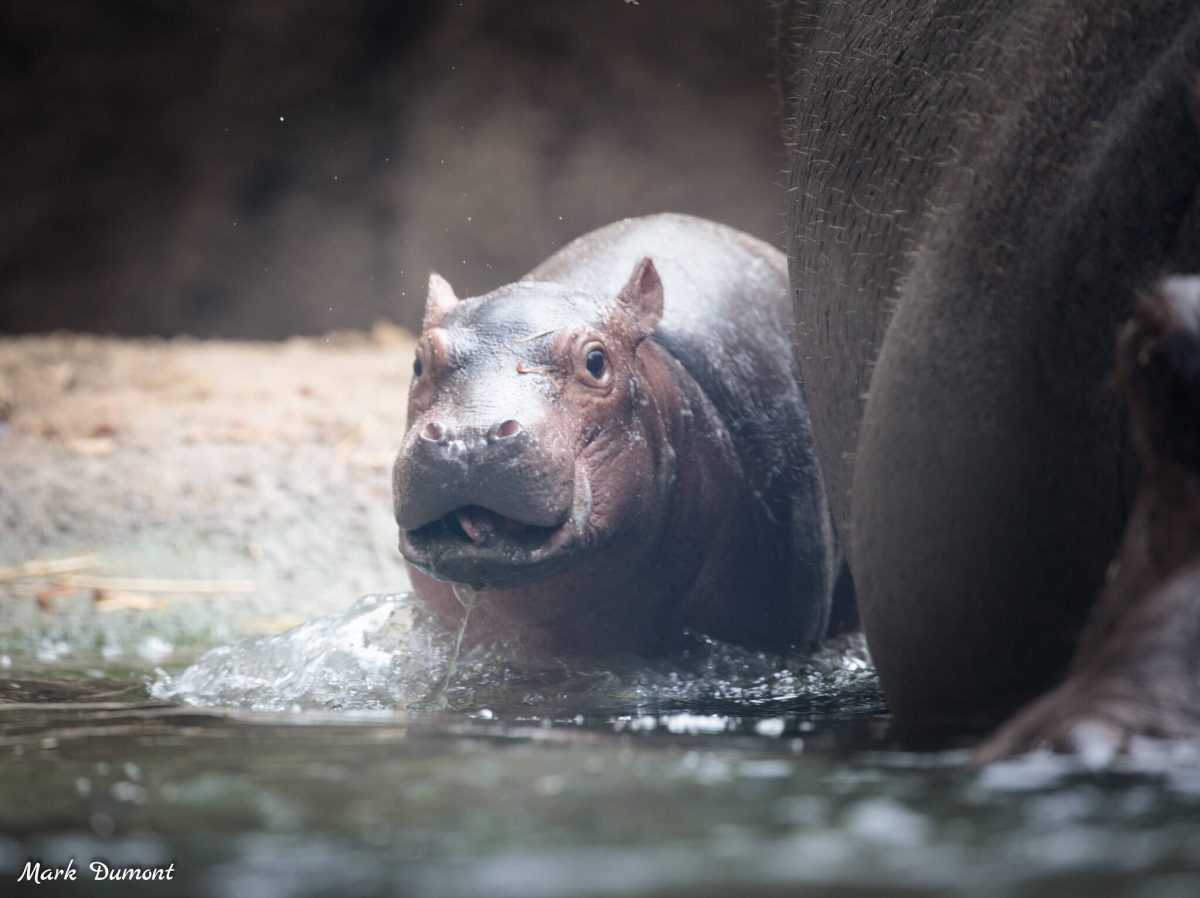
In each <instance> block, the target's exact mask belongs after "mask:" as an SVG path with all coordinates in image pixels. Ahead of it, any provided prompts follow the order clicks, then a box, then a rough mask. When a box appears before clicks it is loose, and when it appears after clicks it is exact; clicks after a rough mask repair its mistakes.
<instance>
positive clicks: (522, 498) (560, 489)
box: [392, 259, 663, 589]
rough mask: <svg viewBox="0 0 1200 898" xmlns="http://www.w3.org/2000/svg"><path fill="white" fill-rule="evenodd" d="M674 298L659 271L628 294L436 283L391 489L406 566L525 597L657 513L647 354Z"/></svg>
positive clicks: (639, 271)
mask: <svg viewBox="0 0 1200 898" xmlns="http://www.w3.org/2000/svg"><path fill="white" fill-rule="evenodd" d="M662 302H663V292H662V283H661V281H660V279H659V276H658V273H657V271H656V270H655V268H654V264H653V263H652V262H651V261H650V260H649V259H643V260H642V261H641V262H639V263H638V264H637V266H636V267H635V269H634V272H633V276H632V278H631V279H630V280H629V282H628V284H626V286H625V287H624V288H623V289H622V290H621V291H620V292H619V293H618V294H617V295H616V296H597V295H594V294H590V293H587V292H583V291H579V290H575V289H573V288H568V287H564V286H562V285H558V284H552V283H544V282H537V281H520V282H517V283H515V284H510V285H508V286H505V287H502V288H500V289H499V290H496V291H494V292H492V293H488V294H486V295H484V296H480V297H476V298H471V299H462V300H460V299H458V298H457V297H456V296H455V295H454V291H453V290H452V289H451V287H450V285H449V284H448V283H447V282H446V281H445V280H443V279H442V278H441V277H439V276H438V275H436V274H435V275H433V276H431V278H430V281H429V295H428V299H427V301H426V310H425V319H424V324H423V333H422V335H421V339H420V343H419V344H418V347H417V350H416V359H415V360H414V362H413V380H412V386H411V388H410V392H409V400H408V432H407V434H406V436H405V439H404V442H403V445H402V446H401V449H400V454H399V456H398V457H397V459H396V464H395V468H394V471H393V480H392V483H393V490H394V499H395V512H396V522H397V524H398V525H399V527H400V552H401V554H402V555H403V556H404V558H405V559H406V560H407V561H408V562H409V563H410V564H412V565H413V566H415V567H416V568H417V569H419V570H421V571H424V572H425V573H427V574H429V575H431V576H433V577H435V578H437V579H440V580H448V581H451V582H454V583H463V584H467V585H469V586H471V587H473V588H475V589H508V588H515V587H520V586H524V585H526V584H530V583H534V582H538V581H541V580H545V579H546V578H548V577H551V576H554V575H556V574H558V573H560V572H563V571H565V570H567V569H569V568H571V567H572V566H573V565H575V564H577V563H578V562H579V561H580V560H581V559H583V558H586V557H589V556H590V555H591V554H592V553H594V552H595V551H597V550H598V549H600V548H602V547H603V546H604V545H605V544H606V543H608V542H610V541H611V539H612V537H613V535H614V534H616V533H618V532H621V531H622V530H625V529H627V525H628V524H629V523H630V522H631V521H634V520H636V518H637V517H638V516H639V515H644V514H645V513H646V510H645V508H643V507H641V503H643V502H645V501H646V499H647V497H648V496H649V495H650V494H652V493H653V491H654V488H655V484H656V482H660V481H661V477H662V475H661V472H656V469H655V465H654V463H653V455H654V453H653V450H652V448H651V446H650V442H651V441H648V440H647V439H646V437H645V435H644V433H643V432H642V427H641V424H640V423H639V415H642V414H644V407H645V405H646V397H645V395H644V392H643V389H642V387H640V386H639V377H640V375H639V370H640V363H639V355H638V347H639V346H640V344H641V343H642V341H644V340H645V338H646V337H647V336H649V335H650V333H651V332H652V331H653V330H654V327H655V325H656V324H657V322H658V319H659V316H660V315H661V313H662Z"/></svg>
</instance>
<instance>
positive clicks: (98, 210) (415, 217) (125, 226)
mask: <svg viewBox="0 0 1200 898" xmlns="http://www.w3.org/2000/svg"><path fill="white" fill-rule="evenodd" d="M772 24H773V22H772V16H771V13H770V10H769V8H768V6H767V5H766V3H765V2H764V0H640V2H639V3H636V4H635V3H631V2H627V0H571V2H564V0H464V2H462V3H459V2H433V0H350V2H336V3H333V2H278V0H240V2H233V0H229V2H214V0H125V2H106V3H101V2H83V0H54V2H45V0H5V2H4V3H3V4H2V5H0V128H2V133H3V135H4V137H3V141H0V331H6V332H29V331H47V330H52V329H58V328H67V329H71V330H82V331H95V332H101V333H118V334H135V335H141V334H164V335H167V334H177V333H189V334H196V335H201V336H211V335H220V336H227V337H280V336H284V335H287V334H295V333H321V332H325V331H328V330H331V329H336V328H346V327H363V326H367V325H370V324H371V323H372V322H373V321H375V320H377V319H379V318H387V319H390V320H392V321H395V322H398V323H400V324H403V325H405V326H408V327H413V326H415V325H416V324H417V323H418V322H419V311H420V306H421V303H422V302H423V298H424V284H425V279H426V277H427V275H428V272H429V271H430V270H437V271H440V272H441V273H442V274H444V275H445V276H446V277H448V278H449V279H450V281H451V283H453V284H454V285H455V287H456V288H457V290H458V292H459V293H460V295H470V294H473V293H480V292H484V291H486V290H488V289H491V288H493V287H495V286H497V285H499V284H502V283H504V282H506V281H509V280H512V279H514V278H516V277H519V276H520V275H521V274H523V273H524V272H525V271H527V270H529V269H530V268H532V267H533V266H534V265H535V264H536V263H537V262H539V261H541V260H542V259H543V258H545V257H546V256H548V255H549V254H550V253H551V252H552V251H553V250H554V249H555V248H557V247H559V246H561V245H562V244H563V243H565V242H566V241H568V240H570V239H571V238H573V237H575V236H578V235H579V234H582V233H585V232H586V231H588V230H590V229H592V228H594V227H596V226H599V225H601V224H604V223H606V222H609V221H612V220H615V219H617V218H621V217H624V216H627V215H637V214H641V213H647V212H655V211H663V210H674V211H681V212H691V213H695V214H699V215H703V216H707V217H710V218H715V219H718V220H721V221H724V222H727V223H729V224H732V225H735V226H737V227H740V228H743V229H745V230H748V231H750V232H751V233H754V234H756V235H758V236H760V237H763V238H765V239H767V240H771V241H773V242H776V243H778V242H779V241H780V238H781V234H782V225H783V218H782V215H783V208H784V202H785V196H784V194H785V191H784V188H783V186H782V185H783V183H784V177H783V175H782V168H783V152H782V140H781V139H780V126H779V120H778V109H777V99H776V95H775V93H774V91H773V89H772V86H771V81H770V73H771V68H772V52H771V48H770V37H771V34H770V32H771V28H772Z"/></svg>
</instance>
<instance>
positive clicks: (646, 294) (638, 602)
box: [393, 215, 836, 655]
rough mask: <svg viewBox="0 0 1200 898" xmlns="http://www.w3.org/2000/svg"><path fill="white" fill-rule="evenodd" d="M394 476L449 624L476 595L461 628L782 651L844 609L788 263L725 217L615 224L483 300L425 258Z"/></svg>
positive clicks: (440, 612) (803, 641)
mask: <svg viewBox="0 0 1200 898" xmlns="http://www.w3.org/2000/svg"><path fill="white" fill-rule="evenodd" d="M393 486H394V495H395V512H396V522H397V523H398V524H399V527H400V552H401V553H402V554H403V556H404V558H405V560H406V561H407V563H408V566H409V571H410V573H411V575H412V582H413V586H414V588H415V590H416V593H417V595H418V597H419V599H420V600H421V603H422V604H423V605H424V607H425V608H426V609H428V611H429V612H430V613H431V614H432V615H433V616H434V617H435V618H436V619H437V620H438V621H439V622H440V623H441V624H442V625H443V626H444V627H446V628H456V627H457V626H458V625H459V622H460V620H461V618H462V615H463V613H464V607H463V605H462V603H461V597H462V596H464V595H469V596H470V597H471V602H470V604H471V606H472V611H471V614H470V617H469V618H468V621H467V629H466V632H465V641H466V642H467V643H468V644H478V643H481V642H491V641H498V640H506V641H516V642H518V643H519V644H521V645H522V646H523V647H524V648H526V649H528V650H531V651H534V652H539V653H548V654H572V655H588V654H592V655H594V654H608V653H616V652H633V653H639V654H650V653H655V652H661V651H666V650H669V649H671V648H672V647H674V646H677V645H679V644H680V643H681V641H682V639H683V638H684V636H685V631H688V630H691V631H694V632H697V633H702V634H706V635H708V636H712V637H715V638H718V639H721V640H726V641H731V642H736V643H740V644H743V645H749V646H755V647H762V648H770V649H782V648H786V647H791V646H796V647H808V646H810V645H812V644H813V643H814V642H815V641H816V640H818V639H820V638H821V637H822V636H823V635H824V634H825V631H826V628H827V625H828V622H829V619H830V611H831V596H832V592H833V589H832V587H833V580H834V576H833V575H834V573H835V569H834V560H835V557H836V551H835V545H834V538H833V534H832V528H831V524H830V518H829V514H828V510H827V507H826V501H825V491H824V487H823V484H822V482H821V476H820V472H819V471H818V468H817V462H816V458H815V456H814V454H813V445H812V435H811V431H810V428H809V420H808V412H807V409H806V406H805V400H804V390H803V387H802V385H801V382H800V372H799V367H798V365H797V362H796V359H795V357H794V354H793V349H792V319H791V311H790V302H789V293H788V280H787V268H786V261H785V259H784V256H783V254H782V253H780V252H779V251H777V250H775V249H774V248H772V247H770V246H768V245H767V244H765V243H762V242H760V241H758V240H756V239H754V238H752V237H750V236H748V235H746V234H743V233H740V232H738V231H735V230H732V229H730V228H727V227H724V226H722V225H718V224H715V223H713V222H709V221H704V220H702V219H699V218H692V217H689V216H684V215H653V216H648V217H645V218H634V219H627V220H625V221H620V222H617V223H616V224H612V225H609V226H607V227H604V228H601V229H599V230H597V231H593V232H592V233H590V234H587V235H585V236H583V237H581V238H579V239H578V240H576V241H574V242H573V243H571V244H570V245H568V246H567V247H565V248H564V249H562V250H560V251H559V252H557V253H555V254H554V255H553V256H552V257H550V259H548V260H547V261H545V262H543V263H542V264H541V265H539V266H538V267H537V268H535V269H534V270H533V271H532V272H530V273H529V274H528V275H526V276H525V277H524V278H522V279H521V280H520V281H517V282H516V283H514V284H509V285H507V286H504V287H500V288H499V289H497V290H494V291H492V292H491V293H487V294H485V295H483V296H478V297H474V298H468V299H460V298H458V297H457V296H455V294H454V291H453V289H452V288H451V287H450V285H449V284H448V283H447V282H446V281H445V280H443V279H442V278H441V277H439V276H438V275H436V274H435V275H432V276H431V277H430V280H429V295H428V299H427V301H426V309H425V318H424V324H423V333H422V335H421V339H420V343H419V345H418V347H417V351H416V359H415V360H414V362H413V380H412V386H411V389H410V393H409V400H408V433H407V435H406V437H405V439H404V443H403V445H402V447H401V449H400V454H399V457H398V458H397V459H396V465H395V470H394V476H393ZM464 587H465V589H464ZM456 590H457V593H458V594H457V595H456Z"/></svg>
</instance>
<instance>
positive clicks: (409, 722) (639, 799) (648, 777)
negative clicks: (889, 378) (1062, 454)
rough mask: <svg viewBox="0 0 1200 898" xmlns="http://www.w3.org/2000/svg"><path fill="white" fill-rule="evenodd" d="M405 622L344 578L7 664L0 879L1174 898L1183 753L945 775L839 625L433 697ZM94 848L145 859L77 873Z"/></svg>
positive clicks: (483, 681)
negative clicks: (159, 635) (169, 658)
mask: <svg viewBox="0 0 1200 898" xmlns="http://www.w3.org/2000/svg"><path fill="white" fill-rule="evenodd" d="M407 615H408V611H407V605H406V603H405V601H404V600H403V599H402V598H397V597H376V598H371V599H366V600H363V602H360V603H359V604H357V605H356V606H354V608H352V609H349V610H348V611H347V612H345V613H344V614H341V615H332V616H330V617H328V618H323V619H320V620H318V621H315V622H312V623H310V624H308V625H305V627H302V628H299V629H298V630H295V631H291V632H289V633H288V634H284V635H281V636H277V637H269V638H267V639H265V640H259V641H256V642H254V643H252V644H248V645H242V646H239V647H234V648H231V649H225V650H220V651H218V652H216V653H215V654H213V655H210V656H209V657H207V658H206V659H204V660H202V661H201V662H200V663H199V664H197V665H196V666H194V667H192V668H191V669H190V670H188V671H185V672H184V671H176V672H174V673H173V674H165V673H162V672H159V673H154V672H152V671H143V670H132V671H114V670H112V669H111V668H102V669H89V668H88V667H86V666H80V665H79V664H78V663H77V662H74V664H75V666H72V667H66V666H64V665H63V663H59V664H44V663H37V662H35V661H33V660H30V661H28V662H25V661H22V660H20V659H10V661H9V664H10V667H9V668H8V669H7V670H5V671H3V674H4V676H3V677H2V678H0V687H2V688H0V700H2V704H0V757H2V758H3V759H4V760H3V763H2V764H0V795H2V796H3V802H2V804H0V833H3V835H2V836H0V883H5V886H4V887H3V889H0V893H2V894H12V893H13V892H12V891H11V890H10V884H12V883H15V881H16V878H17V876H19V875H20V873H21V871H22V869H23V868H24V865H25V864H26V862H27V861H29V860H30V859H38V860H40V861H41V862H42V863H43V865H53V864H65V863H66V862H67V861H68V859H70V858H75V859H76V864H77V866H78V867H80V868H81V872H80V878H79V880H78V881H77V882H74V883H67V884H58V885H50V886H43V887H42V891H41V893H43V894H50V893H53V894H77V895H88V894H102V893H103V894H117V893H120V894H125V893H127V892H128V891H129V890H130V889H131V888H133V890H134V891H138V892H141V893H145V894H150V893H152V892H153V893H155V894H172V895H174V894H179V895H198V896H200V895H203V896H227V895H237V896H268V898H269V896H275V895H278V896H285V895H300V896H318V895H331V896H332V895H336V896H339V898H346V896H357V895H364V896H365V895H402V896H403V895H413V896H439V898H440V896H476V895H484V894H486V895H497V896H509V895H512V896H547V898H550V896H575V895H578V896H685V895H686V896H734V895H739V896H740V895H767V896H774V895H814V896H817V895H820V896H883V898H887V896H917V895H922V896H926V895H927V896H934V895H938V896H940V895H983V896H988V895H1014V896H1047V898H1049V896H1054V898H1061V896H1075V895H1078V896H1101V898H1103V896H1117V895H1137V896H1150V898H1176V896H1178V898H1184V896H1187V898H1192V896H1195V895H1197V894H1200V759H1198V758H1196V757H1195V756H1189V755H1188V754H1187V753H1184V752H1175V753H1170V752H1164V753H1162V754H1161V755H1160V756H1159V758H1158V761H1157V762H1155V761H1153V760H1150V761H1146V760H1144V761H1143V762H1142V763H1141V766H1140V767H1139V768H1138V769H1132V768H1118V769H1116V770H1108V771H1104V772H1093V771H1088V770H1085V769H1082V768H1080V767H1079V766H1078V765H1076V764H1073V763H1071V762H1068V761H1065V760H1063V759H1058V758H1053V757H1049V756H1039V755H1033V756H1029V757H1026V758H1023V759H1020V760H1018V761H1014V762H1010V763H1006V764H1002V765H996V766H994V767H992V768H990V769H988V770H984V771H973V770H971V769H969V768H968V767H967V766H966V765H965V761H966V757H967V756H966V753H965V751H963V750H961V749H953V748H951V749H946V750H942V751H937V752H930V751H922V752H916V751H911V750H906V749H905V748H904V747H903V746H902V745H901V744H900V743H898V742H897V740H896V738H895V735H894V734H893V733H892V732H891V729H890V726H889V723H888V719H887V716H886V713H885V712H884V709H883V706H882V703H881V700H880V698H879V694H878V690H877V687H876V684H875V680H874V675H873V672H872V671H871V669H870V667H869V664H868V663H867V661H866V658H865V655H864V653H863V650H862V647H861V645H859V644H857V643H855V642H853V641H849V642H845V643H842V644H840V645H837V646H834V647H832V648H830V649H829V650H828V651H826V652H823V653H822V654H821V655H819V656H818V657H817V658H816V659H813V660H812V661H811V662H805V661H803V660H801V659H790V658H779V657H771V656H766V655H760V654H756V653H750V652H744V651H741V650H736V649H733V648H730V647H728V646H720V645H717V644H714V643H710V642H706V641H703V640H697V642H696V644H695V645H694V646H693V647H692V648H691V649H690V650H689V651H688V653H686V655H684V656H682V657H679V658H675V659H664V660H663V661H661V662H655V663H654V664H649V663H647V662H644V661H642V662H638V661H633V660H631V659H613V660H612V661H611V662H610V663H609V664H608V665H606V666H605V667H598V668H589V669H584V670H576V669H572V668H571V667H570V666H569V665H565V664H562V663H559V664H553V663H546V662H543V663H541V664H538V665H521V664H519V663H517V662H515V661H514V660H512V659H507V660H506V659H504V658H503V657H499V656H495V655H489V654H487V653H480V654H478V655H475V656H472V655H467V656H466V657H464V658H461V659H459V662H458V665H457V669H456V673H455V676H454V677H453V682H452V684H451V685H450V687H449V688H448V689H446V690H442V689H441V679H440V677H439V676H438V674H439V673H440V672H444V670H445V664H446V662H447V660H448V659H447V657H446V655H447V652H448V646H447V645H446V644H445V641H444V640H443V641H439V640H438V639H437V638H436V637H433V636H429V635H427V634H422V633H420V632H416V631H413V628H412V627H411V626H410V625H409V623H408V622H407V621H408V618H407ZM419 629H420V628H417V631H419ZM414 632H416V635H413V634H414ZM77 660H78V659H77ZM443 707H444V708H445V710H438V709H439V708H443ZM93 860H100V861H103V862H104V863H107V864H109V865H111V866H112V867H114V868H116V867H123V866H140V867H146V866H163V867H165V866H166V865H169V864H172V863H173V864H174V868H173V879H172V881H171V883H170V884H169V887H168V886H167V885H166V884H164V883H149V884H140V885H137V886H131V885H130V884H128V883H111V882H109V883H97V882H94V881H92V880H91V878H90V877H91V874H90V872H88V871H87V866H88V864H89V863H90V862H91V861H93ZM26 885H27V884H26V883H20V884H19V885H18V886H17V888H22V889H23V888H24V887H25V886H26ZM55 889H57V891H52V890H55Z"/></svg>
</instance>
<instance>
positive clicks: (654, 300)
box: [616, 257, 663, 337]
mask: <svg viewBox="0 0 1200 898" xmlns="http://www.w3.org/2000/svg"><path fill="white" fill-rule="evenodd" d="M616 308H617V310H618V311H619V312H620V313H622V314H623V315H625V316H626V317H627V319H628V321H629V324H630V325H631V329H632V330H633V332H634V335H635V337H647V336H649V335H650V334H651V333H653V332H654V328H655V326H657V324H658V319H659V318H661V317H662V310H663V285H662V279H661V278H660V277H659V276H658V269H657V268H655V267H654V262H653V260H651V259H650V258H649V257H646V258H644V259H641V260H640V261H639V262H638V263H637V264H636V265H634V266H633V275H632V276H631V277H630V278H629V282H628V283H626V284H625V286H624V287H622V288H621V292H620V293H618V294H617V301H616Z"/></svg>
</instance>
